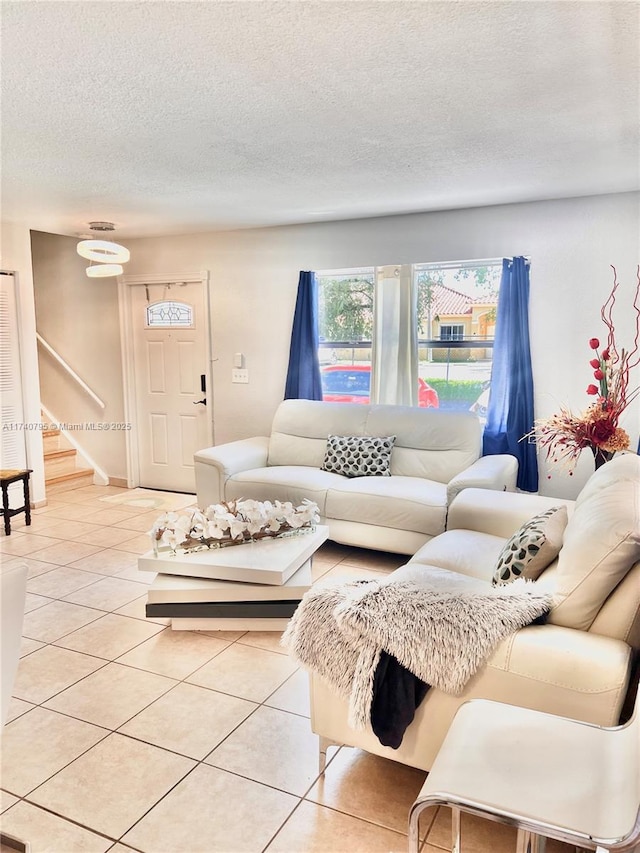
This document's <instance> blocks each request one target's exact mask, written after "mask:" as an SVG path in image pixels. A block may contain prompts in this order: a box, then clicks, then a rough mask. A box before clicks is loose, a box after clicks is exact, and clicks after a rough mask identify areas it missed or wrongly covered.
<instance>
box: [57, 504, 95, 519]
mask: <svg viewBox="0 0 640 853" xmlns="http://www.w3.org/2000/svg"><path fill="white" fill-rule="evenodd" d="M96 512H98V510H97V509H96V507H95V506H92V505H91V504H89V505H86V506H85V505H84V504H79V503H75V504H59V505H58V506H54V507H51V509H48V510H47V511H46V513H45V515H44V518H46V519H47V524H48V523H49V521H48V519H52V518H64V519H66V520H68V521H85V520H86V519H87V516H89V515H93V514H94V513H96Z"/></svg>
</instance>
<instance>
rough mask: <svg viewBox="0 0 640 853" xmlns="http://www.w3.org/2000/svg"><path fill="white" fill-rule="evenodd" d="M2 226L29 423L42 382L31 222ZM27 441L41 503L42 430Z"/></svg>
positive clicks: (34, 495) (2, 258)
mask: <svg viewBox="0 0 640 853" xmlns="http://www.w3.org/2000/svg"><path fill="white" fill-rule="evenodd" d="M0 228H1V239H0V267H1V268H2V269H3V270H5V271H7V272H14V273H15V278H16V281H17V297H18V298H17V309H18V323H19V329H20V362H21V370H22V398H23V416H24V421H25V423H26V424H39V423H40V421H41V417H40V385H39V379H38V352H37V345H36V320H35V311H34V302H33V271H32V267H31V240H30V233H29V226H28V225H21V224H16V223H9V222H3V223H2V224H1V225H0ZM25 442H26V452H27V467H29V468H32V469H33V473H32V474H31V477H30V493H31V501H32V503H34V504H35V505H36V506H39V505H42V504H43V503H44V502H45V490H44V459H43V455H42V433H41V432H40V431H39V430H35V429H29V430H26V432H25Z"/></svg>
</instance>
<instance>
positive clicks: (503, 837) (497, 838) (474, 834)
mask: <svg viewBox="0 0 640 853" xmlns="http://www.w3.org/2000/svg"><path fill="white" fill-rule="evenodd" d="M461 836H462V849H463V850H464V851H465V853H467V851H468V853H513V851H514V850H515V849H516V830H515V829H514V828H513V827H511V826H505V825H504V824H501V823H495V822H494V821H489V820H483V819H482V818H479V817H474V816H473V815H468V814H464V815H462V829H461ZM427 841H428V842H429V844H433V845H435V846H436V847H444V848H445V849H448V850H450V849H451V809H448V808H444V807H442V808H440V809H438V814H437V815H436V819H435V820H434V822H433V826H432V827H431V831H430V832H429V834H428V835H427Z"/></svg>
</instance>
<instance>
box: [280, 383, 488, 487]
mask: <svg viewBox="0 0 640 853" xmlns="http://www.w3.org/2000/svg"><path fill="white" fill-rule="evenodd" d="M330 434H331V435H369V436H376V437H380V436H387V435H395V436H396V443H395V447H394V451H393V455H392V458H391V474H392V475H394V474H397V475H399V476H401V477H422V478H425V479H428V480H435V481H437V482H439V483H448V482H449V481H450V480H451V479H452V478H453V477H455V476H456V475H457V474H460V472H461V471H464V470H465V469H466V468H468V467H469V465H472V464H473V463H474V462H475V461H476V460H477V459H478V458H479V457H480V453H481V427H480V422H479V420H478V418H477V417H476V416H475V415H472V414H471V413H470V412H441V411H439V410H437V409H435V410H434V409H423V408H419V407H418V406H415V407H411V406H375V405H368V406H367V405H361V404H359V403H325V402H322V401H319V400H285V401H284V402H283V403H280V405H279V406H278V409H277V411H276V414H275V416H274V419H273V424H272V428H271V436H270V438H269V457H268V463H267V464H268V465H270V466H275V465H308V466H310V467H312V468H320V466H321V465H322V462H323V460H324V455H325V451H326V447H327V436H328V435H330Z"/></svg>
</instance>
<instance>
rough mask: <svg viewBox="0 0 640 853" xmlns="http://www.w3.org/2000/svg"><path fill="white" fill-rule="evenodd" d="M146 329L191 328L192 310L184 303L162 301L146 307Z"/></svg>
mask: <svg viewBox="0 0 640 853" xmlns="http://www.w3.org/2000/svg"><path fill="white" fill-rule="evenodd" d="M146 326H147V328H148V329H167V328H175V327H180V328H183V329H185V328H186V329H192V328H193V308H192V307H191V305H188V304H187V303H186V302H175V301H173V300H164V301H162V302H154V303H153V304H151V305H148V306H147V322H146Z"/></svg>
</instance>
